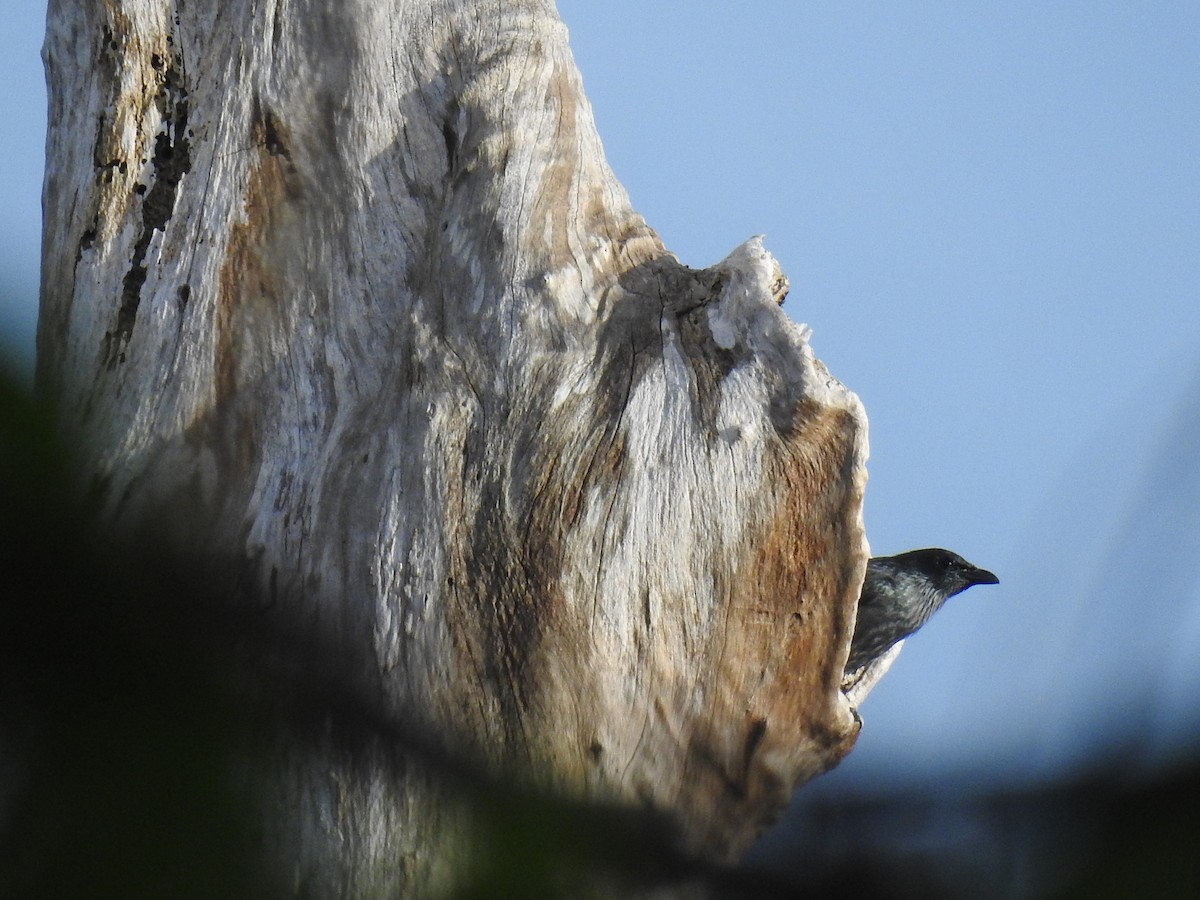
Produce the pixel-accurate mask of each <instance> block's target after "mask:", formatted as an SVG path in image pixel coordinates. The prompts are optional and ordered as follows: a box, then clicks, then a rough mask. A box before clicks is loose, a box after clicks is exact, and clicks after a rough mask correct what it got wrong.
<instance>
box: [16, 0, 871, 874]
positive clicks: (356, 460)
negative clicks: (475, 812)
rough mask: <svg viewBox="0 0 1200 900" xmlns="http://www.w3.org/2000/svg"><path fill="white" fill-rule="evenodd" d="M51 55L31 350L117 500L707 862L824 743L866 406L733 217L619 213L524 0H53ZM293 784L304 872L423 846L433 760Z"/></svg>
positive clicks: (93, 480)
mask: <svg viewBox="0 0 1200 900" xmlns="http://www.w3.org/2000/svg"><path fill="white" fill-rule="evenodd" d="M45 56H46V63H47V70H48V73H49V80H50V117H49V118H50V131H49V139H48V162H47V176H46V184H45V193H44V205H45V236H44V251H43V252H44V256H43V273H44V275H43V286H42V307H41V321H40V324H39V333H38V352H39V362H38V377H39V381H40V384H41V386H42V388H43V389H45V390H47V391H49V392H51V393H52V394H53V395H54V396H55V398H56V399H57V402H58V404H59V408H60V409H61V410H62V414H63V416H64V419H65V422H66V423H67V424H68V426H69V427H71V428H73V429H75V430H76V431H77V432H78V433H79V434H81V435H82V444H83V446H84V447H85V448H86V451H85V454H84V456H85V460H86V464H87V473H86V474H87V479H88V485H89V489H90V490H91V491H92V492H93V493H94V495H95V496H96V497H97V498H98V499H99V501H100V504H101V506H102V509H103V515H104V516H105V517H106V518H107V519H108V520H110V521H112V522H114V523H117V524H119V525H123V526H125V527H133V524H134V523H138V522H144V521H148V520H149V519H150V518H151V517H152V518H153V520H154V521H155V522H158V523H162V522H164V521H165V522H168V523H169V525H170V528H171V533H170V536H171V539H172V540H173V541H175V542H177V543H178V544H179V545H180V546H185V547H194V548H201V549H202V550H203V551H204V552H205V553H208V554H212V555H214V556H219V557H221V558H224V559H232V560H236V561H238V564H239V565H240V566H241V568H242V571H241V577H242V578H243V579H244V580H246V581H248V582H249V583H251V584H253V585H254V587H255V589H256V591H257V592H258V593H259V594H260V595H261V596H264V597H267V598H270V599H271V600H272V601H273V602H274V603H275V606H274V610H275V612H274V613H272V614H276V615H281V616H282V615H287V616H290V617H292V618H293V619H295V620H299V621H308V622H319V623H320V626H321V628H322V629H324V631H325V632H326V633H328V634H330V635H332V636H334V637H336V642H337V646H338V647H339V653H341V654H342V657H341V658H340V659H339V660H338V661H337V662H338V665H341V666H344V667H345V668H346V669H347V670H350V671H354V672H357V673H361V674H363V675H364V676H367V677H369V679H370V683H372V684H373V685H374V686H375V689H376V690H377V691H378V693H379V696H380V697H382V698H384V700H385V701H386V703H387V705H388V707H389V708H390V709H392V710H394V711H395V712H396V713H397V714H398V715H402V716H405V717H407V718H408V720H411V721H419V722H420V723H421V724H422V725H423V726H425V727H428V728H432V729H435V730H436V733H437V734H439V735H441V736H443V737H444V738H445V739H446V740H447V742H457V743H458V744H459V745H461V746H463V747H465V748H467V749H469V750H471V751H473V752H477V753H479V754H481V755H482V756H483V757H485V758H486V759H488V760H489V761H491V762H493V763H495V764H497V765H502V766H513V767H517V768H519V769H521V770H523V771H527V772H529V773H531V776H530V777H531V778H533V779H535V780H537V781H538V782H539V783H541V784H543V785H547V786H551V787H553V788H554V789H556V790H560V791H562V792H564V793H565V794H567V795H569V796H574V797H583V798H594V799H601V800H605V801H616V802H620V803H626V804H631V805H639V804H641V805H647V806H649V807H652V808H654V809H656V810H659V811H661V812H664V813H666V814H667V815H668V816H669V817H670V819H671V820H672V821H674V822H675V823H676V824H677V826H678V828H679V830H680V834H681V838H682V841H683V843H684V845H685V846H687V847H688V848H690V849H693V850H696V851H698V852H701V853H705V854H709V855H712V856H714V857H717V858H729V857H730V856H732V855H734V854H737V853H738V852H739V851H740V850H742V849H743V848H744V847H746V845H747V843H748V842H749V841H750V840H751V839H752V838H753V837H754V835H755V834H756V833H757V832H758V831H759V830H760V828H761V827H762V826H763V824H764V823H766V822H768V821H769V820H770V819H771V818H772V816H773V815H774V814H775V813H776V812H777V811H778V810H779V809H780V808H781V807H782V806H783V805H784V804H785V803H786V801H787V800H788V797H789V794H790V792H791V790H792V789H793V788H794V787H795V786H796V785H797V784H799V783H801V782H803V781H805V780H806V779H808V778H811V777H813V776H814V775H816V774H818V773H820V772H822V771H824V770H826V769H827V768H829V767H830V766H832V765H834V764H835V763H836V762H837V761H838V760H839V759H841V757H842V756H843V755H844V754H845V753H846V752H848V750H849V749H850V747H851V745H852V744H853V741H854V738H855V736H856V734H857V724H856V719H855V716H854V714H853V711H852V708H851V705H850V703H849V702H848V701H847V699H846V697H845V696H844V695H843V694H842V692H841V690H840V684H839V682H840V675H841V670H842V666H843V663H844V661H845V658H846V654H847V649H848V646H849V637H850V631H851V627H852V622H853V611H854V602H855V598H856V596H857V592H858V589H859V585H860V584H861V578H862V572H863V566H864V563H865V559H866V555H867V551H866V543H865V540H864V536H863V529H862V524H861V501H862V493H863V486H864V480H865V474H864V472H865V470H864V461H865V455H866V437H865V435H866V422H865V417H864V415H863V412H862V409H861V407H860V405H859V402H858V400H857V398H856V397H855V396H854V395H853V394H852V393H850V392H849V391H847V390H846V389H845V388H843V387H842V385H841V384H839V383H838V382H837V381H836V380H835V379H834V378H832V377H831V376H830V375H829V373H828V372H827V371H826V370H825V368H824V367H823V366H822V365H821V363H820V362H819V361H817V360H816V359H815V358H814V357H813V355H812V353H811V351H810V349H809V346H808V341H807V333H806V331H805V329H803V328H802V327H800V326H797V325H796V324H794V323H793V322H791V321H789V319H788V318H787V317H786V316H785V315H784V313H783V312H782V311H780V309H779V307H778V303H779V302H781V301H782V296H783V294H784V292H785V291H786V279H785V278H784V277H783V275H782V273H781V272H780V270H779V268H778V266H777V264H776V263H775V261H774V259H773V258H772V257H771V256H770V255H769V254H768V253H767V252H766V251H765V250H764V249H763V247H762V245H761V243H760V242H759V241H758V240H757V239H752V240H750V241H748V242H747V243H746V244H744V245H743V246H742V247H739V248H737V249H736V250H734V251H733V252H732V253H731V254H730V256H729V257H728V258H727V259H726V260H724V261H723V262H721V263H719V264H717V265H715V266H713V267H712V268H709V269H704V270H692V269H689V268H687V267H685V266H683V265H681V264H680V263H679V262H678V261H677V260H676V259H675V257H674V256H672V255H671V254H670V253H669V252H668V251H667V250H666V249H665V248H664V247H663V245H662V243H661V242H660V241H659V239H658V237H657V235H656V234H655V233H654V232H653V231H652V230H651V229H650V228H649V227H648V226H647V225H646V223H645V222H644V221H643V220H642V219H641V217H640V216H638V215H637V214H636V213H635V212H634V210H633V209H632V208H631V207H630V204H629V201H628V198H627V197H626V194H625V192H624V190H623V189H622V187H621V185H620V184H619V183H618V182H617V181H616V179H615V178H614V176H613V174H612V172H611V171H610V170H609V168H608V166H607V164H606V162H605V160H604V155H603V152H602V150H601V146H600V141H599V138H598V137H597V134H596V131H595V127H594V125H593V121H592V116H591V113H590V109H589V107H588V104H587V100H586V99H585V97H584V95H583V92H582V89H581V84H580V78H579V74H578V72H577V70H576V68H575V65H574V63H573V60H572V58H571V55H570V52H569V50H568V47H567V33H566V29H565V28H564V26H563V25H562V23H561V22H560V21H559V19H558V17H557V13H556V11H555V9H554V5H553V3H552V2H551V0H510V2H506V3H499V4H480V3H473V2H463V0H411V2H404V3H401V2H378V0H369V2H368V0H352V2H338V3H332V2H328V3H322V2H316V0H314V2H288V0H188V2H186V3H185V2H184V0H106V2H104V3H85V4H75V3H68V2H64V0H51V3H50V14H49V27H48V35H47V40H46V48H45ZM290 777H291V781H290V784H291V787H290V791H291V794H290V797H289V802H290V803H291V805H292V808H293V810H294V815H295V816H297V817H298V818H297V819H296V822H295V823H294V824H295V834H294V835H293V836H292V838H291V839H290V840H291V844H290V845H289V847H290V850H289V852H294V853H295V854H296V856H295V858H294V859H293V860H291V861H290V863H289V864H293V865H294V866H295V867H296V872H297V877H298V879H300V881H302V882H303V883H305V884H310V885H325V886H340V888H339V889H344V890H348V891H350V892H351V893H361V892H362V891H364V890H367V889H371V890H375V889H379V890H386V889H388V888H389V887H404V888H412V887H413V886H414V885H420V884H429V883H431V882H430V881H429V879H430V878H435V877H436V873H435V874H433V875H431V874H430V872H433V871H434V870H435V869H436V867H437V863H436V860H435V859H434V856H435V855H436V853H435V850H434V848H435V847H439V846H442V845H443V844H444V842H445V835H444V833H443V831H444V829H446V828H449V827H452V824H453V823H451V822H449V820H448V818H447V815H448V814H445V813H443V812H440V811H439V807H438V806H437V804H436V802H435V801H433V800H430V798H431V797H434V796H435V795H436V788H435V787H433V786H431V785H430V783H429V782H428V780H427V779H418V778H416V777H414V778H411V779H401V780H400V781H399V782H398V783H388V784H383V781H382V780H380V779H373V776H372V775H371V773H366V774H364V773H362V772H358V771H356V772H349V771H341V770H338V768H337V765H336V763H334V762H331V761H329V760H318V759H309V760H307V761H306V762H304V763H303V764H297V765H296V766H295V767H294V768H293V772H292V776H290ZM334 784H335V785H336V789H334V788H333V787H331V785H334ZM381 785H382V786H381ZM439 829H441V831H440V830H439Z"/></svg>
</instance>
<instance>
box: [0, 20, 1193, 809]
mask: <svg viewBox="0 0 1200 900" xmlns="http://www.w3.org/2000/svg"><path fill="white" fill-rule="evenodd" d="M558 6H559V10H560V12H561V14H562V16H563V18H564V20H565V21H566V23H567V26H568V28H569V29H570V32H571V41H572V46H573V48H574V51H575V54H576V59H577V62H578V64H579V66H580V68H581V70H582V72H583V77H584V84H585V87H586V89H587V92H588V96H589V97H590V99H591V102H592V105H593V108H594V111H595V114H596V118H597V122H598V125H599V129H600V134H601V136H602V138H603V140H604V144H605V147H606V150H607V152H608V155H609V160H610V162H611V163H612V165H613V167H614V169H615V170H616V172H617V175H618V176H619V177H620V178H621V180H622V181H623V182H624V184H625V185H626V187H627V189H628V191H629V193H630V196H631V198H632V200H633V203H634V205H635V206H636V207H637V208H638V209H639V210H640V211H641V212H642V213H643V214H644V215H645V216H646V218H647V220H648V221H649V222H650V223H651V225H653V226H654V227H655V228H657V229H658V231H659V232H660V234H661V235H662V236H663V238H664V240H665V241H666V243H667V245H668V246H669V247H670V248H672V249H673V250H674V251H675V252H676V253H677V254H678V255H679V256H680V257H681V259H682V260H683V261H684V262H686V263H688V264H689V265H692V266H696V267H703V266H707V265H710V264H712V263H714V262H716V261H718V260H719V259H721V258H722V257H723V256H725V254H726V253H728V252H729V251H730V250H731V249H733V247H735V246H736V245H737V244H739V243H741V242H742V241H743V240H745V239H746V238H747V237H749V236H750V235H753V234H758V233H764V234H765V235H766V240H767V246H768V248H769V249H771V250H772V252H773V253H774V254H775V255H776V256H777V257H778V258H779V260H780V262H781V263H782V265H783V267H784V270H785V271H786V272H787V273H788V275H789V276H790V278H791V282H792V292H791V295H790V296H789V298H788V301H787V305H786V307H785V309H787V310H788V311H789V313H790V314H791V315H792V316H793V317H794V318H796V319H797V320H799V321H803V322H807V323H808V324H809V325H811V326H812V328H813V331H814V335H813V340H812V343H813V347H814V349H815V351H816V353H817V355H818V356H820V357H821V358H822V359H823V360H824V361H825V362H826V363H827V364H828V365H829V367H830V369H831V370H832V371H833V373H834V374H835V375H837V376H838V377H839V378H840V379H842V381H844V382H845V383H846V384H847V385H849V386H850V387H851V388H852V389H853V390H855V391H856V392H857V393H858V394H859V396H860V397H861V398H862V400H863V402H864V403H865V405H866V408H867V411H868V415H869V417H870V421H871V461H870V473H871V476H870V483H869V485H868V492H867V505H866V518H867V530H868V536H869V538H870V540H871V544H872V548H873V549H874V551H875V552H876V553H879V554H883V553H894V552H898V551H901V550H905V549H910V548H913V547H921V546H937V545H941V546H947V547H950V548H952V549H954V550H957V551H959V552H960V553H962V554H963V555H965V556H966V557H967V558H968V559H970V560H971V561H973V562H976V563H978V564H980V565H982V566H985V567H987V568H990V569H992V570H994V571H995V572H996V573H997V574H998V575H999V576H1000V579H1001V584H1000V585H999V587H995V588H976V589H974V590H972V591H971V592H969V593H967V594H965V595H963V596H962V597H960V598H957V599H956V600H955V601H953V602H952V603H951V604H950V606H948V607H947V608H946V609H945V610H943V612H942V613H940V614H939V616H938V617H937V619H935V620H934V622H933V623H932V624H931V625H930V626H929V627H928V628H927V629H926V630H925V631H923V632H922V633H921V634H920V635H918V636H917V637H916V638H915V639H913V640H912V641H910V642H909V644H908V646H907V647H906V649H905V651H904V652H903V653H902V654H901V657H900V659H899V661H898V662H897V663H896V665H895V666H894V667H893V670H892V672H891V673H889V675H888V677H887V678H886V679H885V681H884V682H883V684H882V685H881V686H880V687H879V688H878V689H877V690H876V691H875V693H874V694H872V695H871V697H870V698H869V699H868V700H867V702H866V704H865V705H864V707H863V710H862V713H863V716H864V719H865V720H866V727H865V729H864V731H863V734H862V737H861V738H860V741H859V746H858V748H857V749H856V750H855V752H854V753H853V754H852V755H851V757H850V758H849V759H848V760H847V761H846V762H845V763H844V764H843V766H842V767H841V768H840V769H839V770H838V771H837V772H835V773H834V774H833V775H832V776H827V777H826V779H824V780H825V781H827V782H828V783H829V784H830V785H831V787H832V788H836V787H837V786H839V785H851V784H859V785H862V784H867V783H877V782H880V781H884V780H886V781H889V782H891V783H895V782H898V781H899V782H913V781H922V780H932V779H936V778H938V777H940V776H941V775H942V774H943V773H945V772H947V771H953V772H958V773H962V774H964V775H967V776H970V777H972V778H975V779H978V780H988V779H997V778H999V779H1006V780H1012V779H1024V778H1030V777H1035V778H1041V777H1044V776H1046V775H1050V774H1055V773H1061V772H1063V771H1070V770H1073V769H1077V768H1079V767H1083V766H1088V765H1092V764H1094V763H1095V762H1096V761H1097V760H1099V759H1104V758H1109V757H1111V756H1112V755H1113V754H1117V753H1120V754H1121V755H1122V758H1123V759H1126V760H1132V761H1133V762H1134V763H1135V764H1136V765H1140V766H1153V765H1156V764H1159V763H1161V762H1162V761H1164V760H1165V759H1167V758H1168V757H1170V755H1171V754H1173V753H1180V752H1190V750H1189V749H1188V748H1195V747H1197V746H1200V702H1198V701H1197V700H1196V699H1195V698H1198V697H1200V577H1198V575H1197V572H1200V567H1197V566H1196V565H1195V561H1196V560H1197V558H1200V467H1198V464H1197V463H1198V460H1200V340H1198V339H1200V49H1198V48H1200V4H1188V3H1146V4H1127V3H1054V4H1044V3H1020V2H1017V3H1004V4H976V3H952V2H929V3H894V4H867V3H844V2H822V3H795V2H762V3H751V4H730V3H719V4H718V3H706V2H690V3H685V2H658V3H650V4H647V3H634V2H617V0H614V2H609V3H605V4H597V3H595V2H585V0H560V2H559V4H558ZM43 15H44V13H43V11H42V10H41V9H39V8H37V4H32V3H30V4H21V5H20V8H18V9H15V10H13V11H11V12H10V16H9V20H8V22H7V23H6V29H5V30H4V33H3V34H2V35H0V73H2V74H3V77H4V83H5V85H6V89H5V91H4V92H3V93H2V94H0V151H2V152H3V154H4V159H5V166H4V167H2V168H0V217H2V218H0V234H2V235H3V241H2V243H0V334H2V336H3V337H2V339H0V346H4V347H7V348H10V352H11V353H15V354H16V356H17V357H18V359H23V360H24V362H23V365H24V366H25V367H26V368H28V365H29V362H28V361H29V359H30V356H31V352H32V340H33V322H34V316H35V302H36V301H35V296H36V290H37V266H38V241H39V224H38V219H39V209H40V205H39V192H40V183H41V172H42V156H43V141H44V137H43V134H44V131H43V129H44V116H45V110H44V104H45V96H44V88H43V86H42V71H41V64H40V61H39V59H38V50H39V47H40V44H41V35H42V30H43V26H42V19H43Z"/></svg>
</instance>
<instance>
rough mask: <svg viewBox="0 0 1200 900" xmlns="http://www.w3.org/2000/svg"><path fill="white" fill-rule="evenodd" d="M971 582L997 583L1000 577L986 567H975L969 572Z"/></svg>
mask: <svg viewBox="0 0 1200 900" xmlns="http://www.w3.org/2000/svg"><path fill="white" fill-rule="evenodd" d="M970 577H971V584H999V583H1000V579H999V578H997V577H996V576H995V575H993V574H992V573H991V572H989V571H988V570H987V569H979V568H975V569H972V570H971V573H970Z"/></svg>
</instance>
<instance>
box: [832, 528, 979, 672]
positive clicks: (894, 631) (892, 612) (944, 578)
mask: <svg viewBox="0 0 1200 900" xmlns="http://www.w3.org/2000/svg"><path fill="white" fill-rule="evenodd" d="M999 583H1000V579H999V578H997V577H996V576H995V575H993V574H992V573H991V572H989V571H988V570H987V569H981V568H979V567H978V566H974V565H972V564H971V563H969V562H967V561H966V560H965V559H963V558H962V557H961V556H959V555H958V554H957V553H952V552H951V551H949V550H942V549H940V548H936V547H930V548H927V549H924V550H909V551H908V552H907V553H898V554H896V555H895V556H878V557H875V558H874V559H871V560H868V562H867V573H866V576H865V577H864V578H863V587H862V594H861V595H860V596H859V598H858V618H857V620H856V621H855V623H854V637H853V638H851V640H850V657H849V659H847V661H846V669H845V671H846V674H847V675H849V674H850V673H852V672H856V671H858V670H859V669H862V668H863V667H865V666H867V665H870V664H871V663H873V662H874V661H875V660H877V659H879V657H881V656H883V655H884V654H885V653H887V651H888V650H890V649H891V648H892V647H893V646H894V645H895V644H896V643H897V642H899V641H902V640H904V639H905V638H906V637H908V636H909V635H911V634H913V633H915V632H916V631H917V630H918V629H919V628H920V627H921V626H922V625H924V624H925V623H926V622H928V621H929V618H930V616H932V615H933V614H934V613H935V612H937V611H938V610H939V609H941V608H942V604H943V603H945V602H946V601H947V600H949V599H950V598H951V597H953V596H954V595H955V594H960V593H962V592H963V591H965V590H966V589H967V588H969V587H971V586H973V585H976V584H999Z"/></svg>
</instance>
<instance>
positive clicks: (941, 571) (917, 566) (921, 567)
mask: <svg viewBox="0 0 1200 900" xmlns="http://www.w3.org/2000/svg"><path fill="white" fill-rule="evenodd" d="M883 560H890V561H891V563H892V564H893V566H894V568H895V569H896V570H897V571H907V572H908V573H910V574H911V575H912V576H915V577H917V578H920V579H923V580H924V581H925V582H927V583H928V584H929V585H930V586H932V587H934V588H936V590H937V591H938V593H940V594H941V595H942V598H943V600H945V599H949V598H950V597H953V596H954V595H955V594H961V593H962V592H963V591H965V590H966V589H967V588H969V587H971V586H972V585H976V584H999V583H1000V579H999V578H997V577H996V576H995V575H993V574H992V573H991V572H989V571H988V570H987V569H981V568H979V567H978V566H973V565H971V564H970V563H969V562H967V561H966V560H965V559H963V558H962V557H961V556H959V555H958V554H957V553H953V552H951V551H950V550H942V549H940V548H937V547H930V548H929V549H926V550H909V551H908V552H907V553H898V554H896V555H895V556H889V557H883V558H882V559H881V560H880V561H883ZM872 562H875V560H872Z"/></svg>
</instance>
